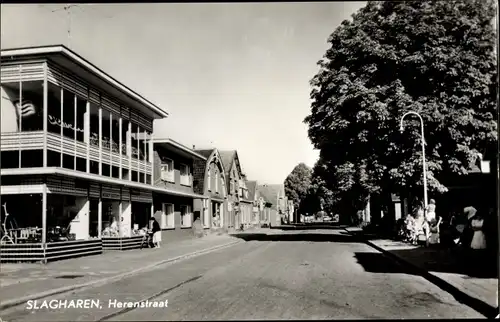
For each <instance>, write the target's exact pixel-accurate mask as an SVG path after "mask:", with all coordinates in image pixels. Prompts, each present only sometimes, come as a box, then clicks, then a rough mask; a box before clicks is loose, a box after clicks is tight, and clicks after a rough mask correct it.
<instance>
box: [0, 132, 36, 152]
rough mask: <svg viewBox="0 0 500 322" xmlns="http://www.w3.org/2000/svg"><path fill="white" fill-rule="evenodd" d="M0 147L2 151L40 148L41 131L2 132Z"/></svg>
mask: <svg viewBox="0 0 500 322" xmlns="http://www.w3.org/2000/svg"><path fill="white" fill-rule="evenodd" d="M0 147H1V150H2V151H19V150H42V149H43V131H35V132H8V133H2V134H1V140H0Z"/></svg>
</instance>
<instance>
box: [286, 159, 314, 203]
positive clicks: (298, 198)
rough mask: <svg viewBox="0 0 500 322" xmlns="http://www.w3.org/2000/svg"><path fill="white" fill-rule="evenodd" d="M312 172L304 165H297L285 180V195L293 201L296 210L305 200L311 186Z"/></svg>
mask: <svg viewBox="0 0 500 322" xmlns="http://www.w3.org/2000/svg"><path fill="white" fill-rule="evenodd" d="M311 175H312V170H311V168H309V167H308V166H307V165H306V164H304V163H299V164H298V165H297V166H296V167H295V168H294V169H293V170H292V172H290V174H289V175H288V176H287V177H286V179H285V195H286V196H287V197H288V200H293V204H294V206H295V208H296V209H298V208H299V206H300V203H301V202H302V201H303V200H304V199H305V197H306V195H307V192H308V189H309V186H310V185H311Z"/></svg>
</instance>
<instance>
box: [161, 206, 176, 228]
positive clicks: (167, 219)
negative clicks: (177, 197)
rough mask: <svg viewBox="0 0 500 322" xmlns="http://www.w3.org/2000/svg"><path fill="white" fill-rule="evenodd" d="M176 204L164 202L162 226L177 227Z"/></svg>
mask: <svg viewBox="0 0 500 322" xmlns="http://www.w3.org/2000/svg"><path fill="white" fill-rule="evenodd" d="M174 218H175V217H174V205H173V204H170V203H164V204H163V209H162V214H161V228H162V229H165V228H174V227H175V219H174Z"/></svg>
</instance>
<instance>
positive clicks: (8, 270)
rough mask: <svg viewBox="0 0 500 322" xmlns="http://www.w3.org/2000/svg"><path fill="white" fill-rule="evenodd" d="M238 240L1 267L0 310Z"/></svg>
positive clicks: (224, 238)
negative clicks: (19, 301) (15, 303)
mask: <svg viewBox="0 0 500 322" xmlns="http://www.w3.org/2000/svg"><path fill="white" fill-rule="evenodd" d="M236 242H238V240H237V239H236V238H233V237H231V236H227V235H222V236H217V235H208V236H206V237H203V238H196V239H194V238H193V239H189V240H183V241H179V242H173V243H170V244H165V245H162V247H161V248H159V249H142V250H139V249H137V250H128V251H109V252H104V253H103V254H102V255H95V256H87V257H80V258H75V259H68V260H63V261H58V262H51V263H48V264H47V265H42V264H1V266H0V308H2V307H4V306H5V305H7V303H9V302H12V301H13V300H15V299H23V301H26V300H28V299H29V298H39V297H40V295H41V294H42V293H47V294H45V295H44V296H48V295H51V294H50V293H51V292H55V291H58V290H59V291H60V292H57V293H61V292H63V291H67V290H69V289H72V288H79V287H80V286H82V285H87V284H92V283H105V282H106V280H108V279H109V280H111V279H114V278H119V277H120V276H121V275H126V274H133V273H134V272H135V271H139V270H143V269H148V268H151V267H153V266H155V265H159V264H161V263H164V262H168V261H170V260H172V259H174V260H175V259H179V257H184V256H189V255H193V253H198V252H203V251H207V250H209V249H211V248H217V247H223V246H225V245H229V244H232V243H236Z"/></svg>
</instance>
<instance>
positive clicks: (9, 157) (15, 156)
mask: <svg viewBox="0 0 500 322" xmlns="http://www.w3.org/2000/svg"><path fill="white" fill-rule="evenodd" d="M0 164H1V168H2V169H12V168H19V151H2V154H1V157H0Z"/></svg>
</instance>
